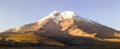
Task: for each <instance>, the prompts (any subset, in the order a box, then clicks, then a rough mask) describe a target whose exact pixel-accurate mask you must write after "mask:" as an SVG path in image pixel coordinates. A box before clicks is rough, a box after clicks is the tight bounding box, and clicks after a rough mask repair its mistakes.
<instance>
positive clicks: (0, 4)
mask: <svg viewBox="0 0 120 49" xmlns="http://www.w3.org/2000/svg"><path fill="white" fill-rule="evenodd" d="M55 10H57V11H60V12H63V11H74V12H76V13H77V14H78V15H80V16H82V17H85V18H88V19H92V20H95V21H97V22H99V23H101V24H103V25H106V26H108V27H112V28H115V29H117V30H120V23H119V21H120V0H0V31H3V30H6V29H9V28H14V27H18V26H22V25H24V24H28V23H32V22H34V21H37V20H39V19H41V18H43V17H44V16H46V15H47V14H49V13H51V12H52V11H55Z"/></svg>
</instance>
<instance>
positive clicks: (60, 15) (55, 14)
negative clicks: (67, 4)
mask: <svg viewBox="0 0 120 49" xmlns="http://www.w3.org/2000/svg"><path fill="white" fill-rule="evenodd" d="M74 16H76V14H75V13H74V12H72V11H64V12H63V13H61V12H58V11H53V12H52V13H50V14H49V15H48V16H46V17H44V18H42V19H40V20H38V22H39V23H41V22H42V21H44V20H45V19H48V18H54V19H56V20H62V19H68V18H73V17H74Z"/></svg>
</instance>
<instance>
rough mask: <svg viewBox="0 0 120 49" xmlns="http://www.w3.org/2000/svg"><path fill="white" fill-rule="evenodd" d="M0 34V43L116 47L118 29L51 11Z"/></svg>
mask: <svg viewBox="0 0 120 49" xmlns="http://www.w3.org/2000/svg"><path fill="white" fill-rule="evenodd" d="M0 37H1V39H0V40H1V42H3V41H4V42H7V43H12V44H11V45H15V44H16V43H19V44H20V45H21V43H23V44H24V45H26V44H28V45H30V44H36V45H37V46H38V45H39V46H46V45H47V46H48V45H49V46H53V45H56V46H81V45H84V46H91V45H93V46H96V45H103V46H111V45H112V46H113V45H115V46H120V32H119V31H117V30H115V29H113V28H110V27H107V26H105V25H102V24H100V23H98V22H95V21H93V20H90V19H86V18H83V17H81V16H79V15H78V14H76V13H75V12H72V11H64V12H59V11H53V12H52V13H50V14H49V15H47V16H46V17H44V18H42V19H40V20H38V21H36V22H33V23H30V24H25V25H23V26H20V27H17V28H11V29H9V30H6V31H4V32H1V33H0ZM15 42H16V43H15ZM1 44H3V45H4V43H1ZM7 45H9V44H7ZM20 45H18V46H20Z"/></svg>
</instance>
